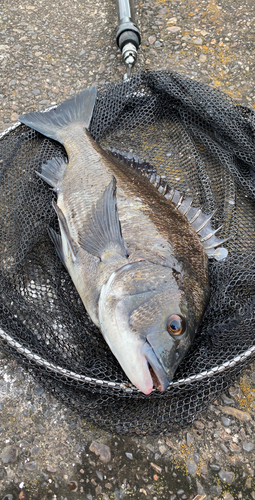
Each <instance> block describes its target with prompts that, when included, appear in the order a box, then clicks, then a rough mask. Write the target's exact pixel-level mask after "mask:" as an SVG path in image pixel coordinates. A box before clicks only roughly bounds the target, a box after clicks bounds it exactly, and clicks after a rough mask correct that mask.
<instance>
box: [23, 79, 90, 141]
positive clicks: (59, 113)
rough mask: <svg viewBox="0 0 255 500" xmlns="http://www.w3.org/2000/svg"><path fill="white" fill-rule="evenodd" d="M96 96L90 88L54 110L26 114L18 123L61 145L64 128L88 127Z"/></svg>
mask: <svg viewBox="0 0 255 500" xmlns="http://www.w3.org/2000/svg"><path fill="white" fill-rule="evenodd" d="M96 95H97V88H96V87H95V86H92V87H90V88H88V89H84V90H82V91H81V92H79V93H78V94H76V95H75V96H73V97H71V98H70V99H67V100H66V101H64V102H62V103H61V104H60V105H59V106H57V107H56V108H54V109H50V110H49V111H44V112H41V111H35V112H33V113H26V114H25V115H22V116H21V117H20V118H19V121H20V122H21V123H24V124H25V125H28V126H29V127H31V128H33V129H34V130H37V132H40V133H41V134H43V135H46V136H47V137H50V138H51V139H55V140H56V141H58V142H61V144H63V139H62V135H63V134H62V131H63V129H64V128H66V127H68V126H70V125H74V124H80V125H81V126H83V127H84V128H88V127H89V125H90V121H91V118H92V114H93V109H94V105H95V101H96Z"/></svg>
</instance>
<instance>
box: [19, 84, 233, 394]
mask: <svg viewBox="0 0 255 500" xmlns="http://www.w3.org/2000/svg"><path fill="white" fill-rule="evenodd" d="M96 98H97V89H96V87H95V86H92V87H90V88H87V89H84V90H82V91H81V92H79V93H78V94H76V95H75V96H73V97H71V98H69V99H67V100H66V101H64V102H63V103H61V104H60V105H59V106H57V107H56V108H54V109H51V110H48V111H45V112H39V111H35V112H32V113H27V114H25V115H23V116H21V117H20V118H19V120H20V122H21V123H23V124H25V125H27V126H29V127H31V128H32V129H34V130H36V131H38V132H40V133H41V134H43V135H45V136H47V137H49V138H51V139H54V140H56V141H58V142H59V143H61V144H62V145H63V146H64V148H65V150H66V153H67V157H68V160H64V159H63V158H62V157H55V158H53V159H51V160H48V161H47V162H46V163H43V164H42V166H41V172H37V174H38V175H39V176H40V177H41V178H42V179H43V180H44V181H45V182H46V183H47V184H48V185H50V186H51V188H53V190H54V192H55V193H56V196H57V202H54V201H53V206H54V209H55V211H56V214H57V216H58V222H59V228H60V233H57V232H55V231H54V230H53V229H52V228H49V235H50V237H51V239H52V241H53V243H54V245H55V248H56V251H57V254H58V256H59V258H60V259H61V261H62V263H63V265H64V266H65V268H66V269H67V271H68V273H69V275H70V277H71V279H72V281H73V283H74V285H75V287H76V289H77V291H78V293H79V295H80V297H81V300H82V302H83V304H84V307H85V309H86V311H87V312H88V314H89V315H90V317H91V319H92V321H93V322H94V324H95V325H96V326H97V327H98V328H99V330H100V331H101V333H102V335H103V337H104V339H105V341H106V342H107V344H108V346H109V348H110V349H111V351H112V353H113V355H114V356H115V357H116V359H117V360H118V362H119V364H120V365H121V367H122V369H123V371H124V372H125V374H126V376H127V378H128V379H129V380H130V382H131V383H132V384H133V385H134V386H136V387H137V388H138V389H139V390H140V391H141V392H142V393H144V394H146V395H149V394H150V393H151V392H152V391H153V390H156V389H157V390H159V391H161V392H164V391H166V390H167V388H168V386H169V384H170V382H171V381H172V380H173V377H174V374H175V372H176V370H177V368H178V366H179V364H180V362H181V361H182V360H183V358H184V356H185V355H186V354H187V352H188V350H189V348H190V346H191V344H192V342H193V340H194V338H195V336H196V333H197V330H198V327H199V324H200V323H201V320H202V317H203V314H204V311H205V308H206V305H207V303H208V300H209V296H210V285H209V278H208V255H209V257H211V256H212V255H214V254H215V255H216V254H217V249H218V248H219V247H220V246H221V244H222V240H218V239H217V238H216V236H215V233H216V231H215V230H213V229H212V227H211V226H210V219H211V217H212V215H210V216H207V215H205V214H203V213H202V212H201V210H199V209H197V208H194V207H193V206H192V203H191V202H192V200H191V199H190V198H183V197H182V196H181V195H180V193H179V192H178V191H177V190H174V189H173V188H171V187H169V186H168V185H167V184H166V183H165V181H163V180H162V179H161V178H160V177H159V176H158V175H157V173H156V172H154V171H152V170H151V168H149V167H148V165H147V164H145V163H144V162H141V161H140V160H139V159H137V158H133V157H132V155H131V156H130V157H128V155H127V157H125V155H124V154H122V153H121V152H118V151H115V150H114V151H111V152H109V151H105V150H104V149H102V148H101V146H100V145H99V144H98V143H97V142H95V141H94V139H93V138H92V136H91V135H90V133H89V126H90V123H91V119H92V115H93V110H94V106H95V102H96ZM223 241H224V240H223ZM224 250H225V252H224ZM222 252H223V256H222V255H221V254H220V256H219V255H218V258H222V257H225V256H226V252H227V250H226V249H222ZM216 258H217V255H216Z"/></svg>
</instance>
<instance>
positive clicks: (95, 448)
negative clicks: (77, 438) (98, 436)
mask: <svg viewBox="0 0 255 500" xmlns="http://www.w3.org/2000/svg"><path fill="white" fill-rule="evenodd" d="M89 449H90V451H92V452H93V453H95V454H96V455H99V458H100V460H102V462H104V463H105V464H107V463H108V462H110V460H111V450H110V448H109V446H107V445H106V444H103V443H99V442H97V441H94V442H93V443H91V445H90V447H89Z"/></svg>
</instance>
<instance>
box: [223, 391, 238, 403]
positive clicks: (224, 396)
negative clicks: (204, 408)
mask: <svg viewBox="0 0 255 500" xmlns="http://www.w3.org/2000/svg"><path fill="white" fill-rule="evenodd" d="M221 399H222V401H223V403H224V405H233V404H235V401H234V399H232V398H229V397H228V396H227V395H226V394H224V392H223V394H221Z"/></svg>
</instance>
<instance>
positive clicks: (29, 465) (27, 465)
mask: <svg viewBox="0 0 255 500" xmlns="http://www.w3.org/2000/svg"><path fill="white" fill-rule="evenodd" d="M24 467H25V469H26V470H28V471H33V470H36V469H37V463H36V462H34V461H33V462H25V463H24Z"/></svg>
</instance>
